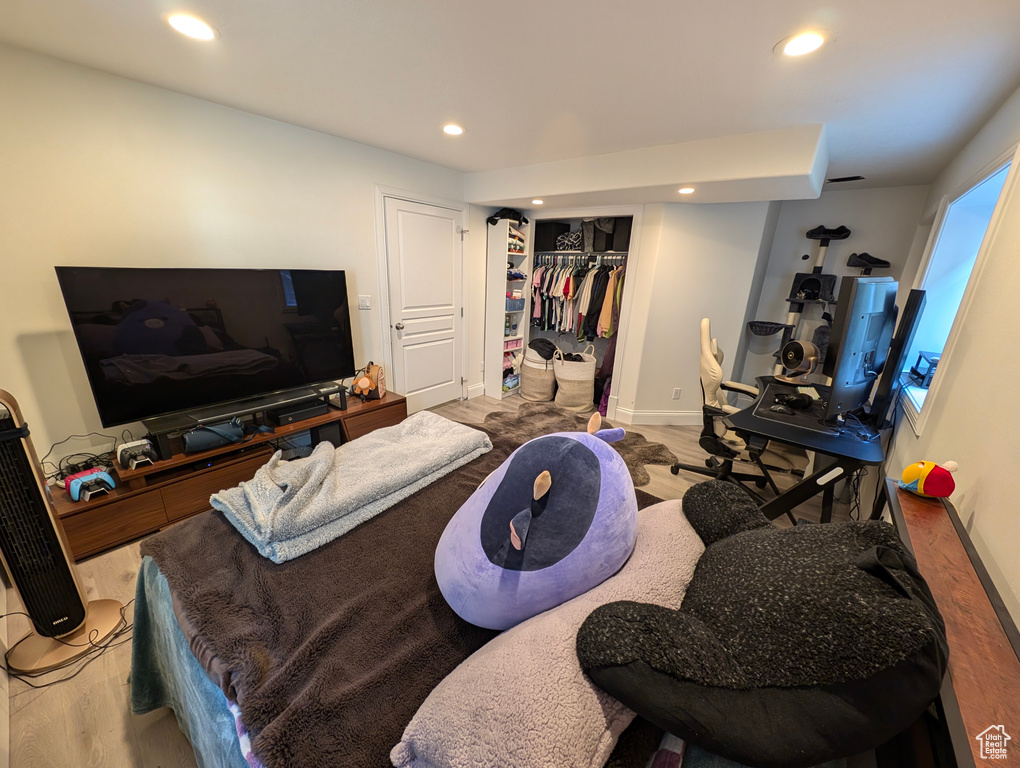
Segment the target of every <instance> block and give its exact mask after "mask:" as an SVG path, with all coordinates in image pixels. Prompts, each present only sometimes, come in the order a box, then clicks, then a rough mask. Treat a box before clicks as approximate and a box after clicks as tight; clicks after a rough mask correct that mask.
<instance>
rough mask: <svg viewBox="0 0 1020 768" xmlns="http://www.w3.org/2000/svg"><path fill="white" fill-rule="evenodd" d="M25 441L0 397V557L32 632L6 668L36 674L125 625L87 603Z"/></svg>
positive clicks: (12, 405)
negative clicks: (32, 629)
mask: <svg viewBox="0 0 1020 768" xmlns="http://www.w3.org/2000/svg"><path fill="white" fill-rule="evenodd" d="M29 434H30V433H29V429H28V425H26V424H25V421H24V419H23V418H22V415H21V410H20V409H19V408H18V403H17V401H16V400H15V399H14V398H13V397H12V396H11V395H9V394H8V393H7V392H4V391H3V390H0V558H2V560H3V564H4V567H5V568H6V569H7V573H8V574H9V575H10V577H11V579H12V581H13V582H14V586H15V588H16V589H17V590H18V594H19V595H20V596H21V601H22V602H23V603H24V605H25V612H26V613H27V614H28V615H29V617H30V618H31V620H32V625H33V627H34V631H33V632H29V633H28V634H27V635H26V636H25V637H23V638H22V639H21V640H19V641H18V642H17V643H15V644H14V645H13V646H11V650H10V652H9V654H8V658H7V662H8V666H9V668H10V669H11V670H13V671H14V672H22V673H39V672H45V671H47V670H50V669H56V668H57V667H61V666H64V665H65V664H69V663H71V662H72V661H74V660H75V659H77V658H80V657H81V656H84V655H86V654H87V653H89V652H91V651H93V650H94V649H95V646H96V645H101V644H102V643H103V642H104V641H105V640H107V639H108V638H109V637H110V636H111V635H113V633H114V632H116V631H117V630H118V629H119V628H120V627H121V625H122V624H123V620H124V619H123V614H122V606H121V604H120V603H118V602H117V601H116V600H94V601H92V602H88V601H86V599H85V592H84V591H83V590H82V588H81V585H80V584H79V583H78V578H77V576H76V574H75V571H74V564H73V562H72V560H71V558H70V556H69V549H68V546H67V542H66V541H65V540H64V535H63V529H62V528H61V527H60V523H59V522H58V520H57V516H56V512H55V510H54V509H53V503H52V501H51V499H50V495H49V489H48V488H47V486H46V482H45V479H44V477H43V474H42V466H41V465H40V463H39V459H38V457H37V456H36V453H35V448H34V447H33V446H32V440H31V438H30V436H29Z"/></svg>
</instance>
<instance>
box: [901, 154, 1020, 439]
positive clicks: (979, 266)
mask: <svg viewBox="0 0 1020 768" xmlns="http://www.w3.org/2000/svg"><path fill="white" fill-rule="evenodd" d="M1018 155H1020V150H1018V144H1013V145H1012V146H1011V147H1010V148H1009V149H1007V150H1006V151H1005V152H1003V153H1002V154H1001V155H999V156H998V157H996V158H995V159H994V160H993V161H992V162H990V163H988V164H987V165H985V166H983V167H982V168H981V170H979V171H978V172H977V173H975V174H974V175H973V176H971V177H970V178H969V179H967V181H965V182H964V183H963V184H961V185H960V186H959V187H958V188H957V190H956V191H955V194H953V196H952V197H951V198H950V196H949V195H948V194H946V195H943V197H942V199H941V200H940V201H939V206H938V210H937V212H936V214H935V219H934V221H933V222H932V229H931V234H930V235H929V236H928V242H927V244H926V245H925V249H924V255H923V256H922V257H921V263H920V265H919V266H918V268H917V274H916V275H915V276H914V285H913V287H914V288H923V287H924V281H925V278H926V277H927V276H928V267H929V266H930V265H931V258H932V255H933V254H934V253H935V251H936V249H937V248H938V243H939V240H940V239H941V237H942V227H943V225H944V224H945V219H946V214H947V213H948V212H949V207H950V206H951V205H952V204H953V203H955V202H956V201H957V200H959V199H960V198H961V197H963V196H964V195H966V194H967V193H968V192H970V191H971V190H972V189H974V188H975V187H977V186H978V185H979V184H981V183H982V182H984V181H985V180H987V179H988V178H990V177H991V176H994V175H995V174H996V173H997V172H998V171H1000V170H1001V169H1002V168H1003V166H1005V165H1006V164H1007V163H1009V172H1008V173H1007V174H1006V180H1005V181H1004V182H1003V184H1002V191H1001V192H1000V193H999V199H998V200H997V201H996V202H995V210H994V211H993V212H992V218H991V219H990V220H989V222H988V228H987V229H986V230H985V236H984V238H983V239H982V240H981V247H980V248H979V249H978V254H977V258H976V259H975V260H974V268H973V269H972V270H971V272H970V277H969V278H968V280H967V287H966V289H965V290H964V292H963V298H962V299H961V300H960V308H959V309H958V310H957V311H956V317H955V318H954V319H953V325H952V328H951V329H950V331H949V338H948V339H946V346H945V348H944V349H943V350H942V355H941V357H940V358H939V364H938V367H937V368H936V369H935V375H934V376H933V377H932V381H931V386H929V387H928V394H927V395H926V396H925V399H924V405H923V406H922V407H921V410H920V411H918V409H917V406H916V405H915V404H914V401H913V399H912V398H911V397H910V396H909V395H907V394H906V393H904V396H903V397H901V398H900V401H901V402H902V403H903V413H904V414H905V415H906V417H907V421H908V422H909V423H910V426H911V428H912V429H913V430H914V434H915V435H917V437H920V436H921V433H922V432H923V431H924V427H925V425H926V424H927V423H928V418H929V416H930V415H931V412H932V411H933V410H934V403H935V402H936V401H937V400H938V396H939V390H940V389H941V384H942V380H943V379H944V378H945V371H946V369H947V368H948V367H949V366H950V364H951V362H952V357H953V351H954V350H955V349H956V344H957V341H958V340H959V338H960V333H961V328H962V327H963V324H964V322H965V321H966V319H967V313H968V311H969V310H970V304H971V300H972V299H973V296H974V287H975V286H976V285H977V282H978V279H979V278H980V276H981V273H982V272H983V271H984V269H985V264H986V263H987V261H988V251H989V246H990V244H991V243H992V242H994V240H995V236H996V233H997V232H998V229H999V226H1000V224H1001V223H1002V211H1003V209H1004V208H1005V205H1004V201H1005V200H1006V198H1007V197H1009V196H1010V194H1011V193H1012V191H1013V185H1014V181H1015V178H1016V174H1017V173H1018V170H1017V164H1018V159H1020V158H1018Z"/></svg>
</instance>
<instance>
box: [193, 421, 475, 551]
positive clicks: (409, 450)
mask: <svg viewBox="0 0 1020 768" xmlns="http://www.w3.org/2000/svg"><path fill="white" fill-rule="evenodd" d="M490 450H492V443H491V442H490V441H489V437H488V435H486V434H485V433H484V432H480V431H478V430H477V429H472V428H471V427H466V426H464V425H463V424H458V423H456V422H453V421H450V420H449V419H445V418H443V417H442V416H439V415H437V414H435V413H432V412H430V411H421V412H419V413H416V414H414V415H413V416H409V417H408V418H406V419H405V420H404V421H402V422H401V423H400V424H397V425H396V426H393V427H386V428H384V429H377V430H375V431H374V432H371V433H369V434H367V435H364V436H363V437H359V438H358V439H357V440H352V441H351V442H349V443H344V444H343V445H341V446H340V447H339V448H333V446H332V445H330V444H329V443H320V444H319V445H317V446H316V447H315V450H314V451H312V455H311V456H308V457H307V458H304V459H297V460H295V461H281V459H280V451H277V452H276V453H275V454H273V457H272V458H271V459H270V460H269V462H268V463H267V464H266V465H265V466H263V467H261V468H260V469H259V470H258V471H257V472H256V473H255V477H254V478H252V479H251V480H249V481H248V482H245V483H241V484H240V485H239V486H237V487H236V488H230V489H228V490H225V491H220V492H219V493H216V494H214V495H213V496H212V498H211V499H210V503H211V504H212V506H213V508H214V509H218V510H219V511H221V512H222V513H223V514H224V516H225V517H226V518H227V519H228V520H229V521H230V522H231V523H232V524H233V526H234V527H235V528H237V530H238V531H240V532H241V535H242V536H244V537H245V538H246V539H247V540H248V541H250V542H251V543H252V544H253V545H254V546H255V548H256V549H258V551H259V553H260V554H262V555H263V556H264V557H268V558H269V559H270V560H272V561H273V562H274V563H283V562H286V561H287V560H293V559H294V558H295V557H298V556H299V555H303V554H304V553H305V552H311V551H312V550H313V549H316V548H317V547H321V546H322V545H323V544H326V543H328V542H330V541H332V540H333V539H335V538H337V537H338V536H342V535H343V534H345V533H347V532H348V531H349V530H351V529H352V528H354V527H355V526H358V525H360V524H361V523H363V522H365V521H366V520H370V519H371V518H373V517H375V516H376V515H378V514H379V513H380V512H382V511H384V510H386V509H389V508H390V507H392V506H393V505H394V504H396V503H397V502H398V501H401V500H402V499H406V498H407V497H408V496H410V495H411V494H412V493H414V492H415V491H418V490H421V489H422V488H424V487H425V486H427V485H430V484H431V483H434V482H435V481H436V480H438V479H439V478H441V477H443V475H446V474H448V473H450V472H452V471H453V470H455V469H457V468H458V467H462V466H464V465H465V464H467V463H468V462H469V461H473V460H474V459H476V458H478V457H479V456H481V455H482V454H485V453H488V452H489V451H490Z"/></svg>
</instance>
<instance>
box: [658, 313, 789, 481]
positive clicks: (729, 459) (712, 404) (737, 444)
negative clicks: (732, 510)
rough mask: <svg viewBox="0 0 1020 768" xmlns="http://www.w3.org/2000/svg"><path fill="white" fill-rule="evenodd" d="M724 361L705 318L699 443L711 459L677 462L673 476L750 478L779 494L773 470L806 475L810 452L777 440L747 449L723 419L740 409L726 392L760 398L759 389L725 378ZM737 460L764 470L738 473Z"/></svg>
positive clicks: (701, 366)
mask: <svg viewBox="0 0 1020 768" xmlns="http://www.w3.org/2000/svg"><path fill="white" fill-rule="evenodd" d="M722 361H723V351H722V350H721V349H719V342H718V340H717V339H713V338H712V328H711V324H710V322H709V319H708V318H707V317H706V318H703V319H702V320H701V357H700V365H699V368H700V374H701V400H702V409H701V410H702V417H703V424H704V427H703V429H702V430H701V437H700V438H699V439H698V445H700V446H701V447H702V448H703V449H704V450H705V452H706V453H708V454H709V458H708V459H707V460H706V461H705V466H698V465H694V464H681V463H680V462H677V463H676V464H674V465H673V466H671V467H670V468H669V470H670V472H672V473H673V474H674V475H676V474H679V473H680V470H681V469H683V470H685V471H687V472H696V473H697V474H699V475H707V476H708V477H711V478H714V479H716V480H730V481H732V482H737V483H741V482H747V481H750V482H753V483H754V484H755V485H756V486H757V487H758V488H764V487H765V486H766V485H768V486H770V487H771V488H772V490H773V492H774V493H775V494H777V495H778V494H779V488H778V487H777V486H776V483H775V481H774V480H773V478H772V473H774V472H779V473H782V474H792V475H796V476H798V477H803V476H804V469H805V467H807V465H808V456H807V452H806V451H804V450H803V449H801V448H794V447H791V446H787V445H783V444H781V443H776V442H769V443H768V445H766V446H765V449H764V450H762V451H761V452H760V453H759V452H758V451H755V452H754V454H752V453H750V452H749V451H748V448H747V443H746V442H745V441H744V439H743V438H741V437H740V436H739V435H738V434H737V433H736V432H734V431H733V430H732V429H730V428H729V427H728V426H727V425H726V423H725V421H724V419H725V418H726V417H727V416H729V415H730V414H733V413H737V412H738V411H740V410H741V409H740V408H737V407H736V406H733V405H730V404H729V403H727V402H726V400H725V394H724V392H736V393H737V394H738V395H747V396H748V397H751V398H757V397H758V395H759V392H758V388H757V387H752V386H749V385H747V384H740V383H739V382H736V381H723V372H722ZM736 462H739V463H740V464H743V465H745V466H746V467H748V468H750V467H752V466H755V467H757V468H758V469H759V470H760V471H761V474H760V475H759V474H747V473H743V472H735V471H734V464H735V463H736ZM755 495H757V494H755Z"/></svg>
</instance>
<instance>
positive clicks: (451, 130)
mask: <svg viewBox="0 0 1020 768" xmlns="http://www.w3.org/2000/svg"><path fill="white" fill-rule="evenodd" d="M443 133H445V134H446V135H448V136H460V135H461V134H462V133H464V129H463V128H461V127H460V126H459V125H457V124H456V123H447V124H446V125H444V126H443Z"/></svg>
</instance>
